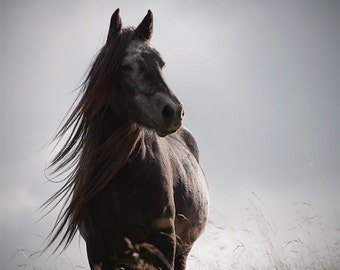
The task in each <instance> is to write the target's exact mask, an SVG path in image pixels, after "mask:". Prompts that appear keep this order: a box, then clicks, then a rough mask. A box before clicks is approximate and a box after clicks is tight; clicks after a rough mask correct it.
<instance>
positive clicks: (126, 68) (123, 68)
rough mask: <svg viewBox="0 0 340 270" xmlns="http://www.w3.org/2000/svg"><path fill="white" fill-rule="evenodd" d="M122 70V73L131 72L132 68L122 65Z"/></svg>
mask: <svg viewBox="0 0 340 270" xmlns="http://www.w3.org/2000/svg"><path fill="white" fill-rule="evenodd" d="M121 69H122V71H131V70H132V66H131V65H122V67H121Z"/></svg>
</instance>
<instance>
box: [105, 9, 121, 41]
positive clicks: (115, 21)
mask: <svg viewBox="0 0 340 270" xmlns="http://www.w3.org/2000/svg"><path fill="white" fill-rule="evenodd" d="M121 30H122V19H121V18H120V16H119V8H117V9H116V11H115V12H114V13H113V14H112V16H111V22H110V28H109V33H108V35H107V40H110V39H111V38H112V37H114V36H115V35H116V34H117V33H119V32H120V31H121Z"/></svg>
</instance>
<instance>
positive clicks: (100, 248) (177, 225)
mask: <svg viewBox="0 0 340 270" xmlns="http://www.w3.org/2000/svg"><path fill="white" fill-rule="evenodd" d="M152 24H153V18H152V13H151V11H149V12H148V14H147V15H146V17H145V18H144V19H143V21H142V22H141V24H140V25H139V26H138V27H137V28H136V29H133V28H125V29H122V23H121V19H120V16H119V10H116V11H115V13H114V14H113V15H112V18H111V24H110V29H109V33H108V38H107V42H106V44H105V45H104V47H103V48H102V50H101V52H100V53H99V55H98V56H97V58H96V60H95V61H94V63H93V65H92V68H91V69H90V71H89V74H88V76H87V79H86V81H85V83H84V85H83V90H84V91H83V92H82V95H81V97H80V100H79V102H78V105H77V106H76V107H75V109H74V111H73V112H72V113H71V115H70V117H69V119H68V120H67V121H66V123H65V125H64V126H63V127H62V129H61V130H60V132H59V134H58V137H61V136H63V135H65V133H66V132H67V131H68V130H70V129H71V130H72V132H71V134H70V137H69V138H68V140H67V141H66V143H65V145H64V147H63V148H62V149H61V150H60V152H59V153H58V154H57V155H56V157H55V158H54V160H53V161H52V164H51V165H52V166H55V171H59V170H62V169H63V168H66V169H70V173H69V175H68V177H67V178H66V183H65V185H64V186H63V187H62V188H61V189H60V190H59V191H58V192H57V193H56V194H55V195H53V196H52V197H51V198H50V199H49V200H48V201H47V202H46V204H47V205H49V204H51V203H53V202H54V201H55V200H56V204H58V203H59V202H60V200H62V199H65V198H66V201H68V204H65V205H64V207H63V209H62V211H61V213H60V215H59V216H58V219H57V221H56V224H55V227H54V228H53V230H52V232H51V239H50V243H52V242H55V241H57V237H58V236H59V235H61V236H62V239H61V241H60V242H59V246H60V245H61V244H62V243H65V245H66V246H67V245H68V244H69V243H70V242H71V241H72V239H73V237H74V235H75V233H76V231H77V230H79V231H80V233H81V235H82V237H83V238H84V239H85V241H86V245H87V253H88V259H89V263H90V266H91V269H96V270H97V269H101V270H109V269H110V270H113V269H163V270H165V269H169V270H170V269H176V270H180V269H185V263H186V258H187V256H188V254H189V252H190V249H191V247H192V245H193V243H194V241H195V240H196V239H197V238H198V237H199V235H200V234H201V233H202V231H203V229H204V227H205V223H206V219H207V212H208V191H207V185H206V181H205V177H204V173H203V171H202V169H201V167H200V164H199V153H198V147H197V144H196V141H195V139H194V137H193V136H192V134H191V133H190V132H189V131H188V130H187V129H186V128H184V127H182V118H183V115H184V110H183V105H182V104H181V103H180V102H179V100H178V99H177V97H176V96H175V95H174V94H173V93H172V92H171V90H170V89H169V88H168V86H167V85H166V83H165V82H164V79H163V77H162V68H163V66H164V65H165V63H164V61H163V60H162V58H161V56H160V54H159V53H158V52H157V51H156V50H155V49H154V48H153V47H152V46H151V45H150V43H149V39H150V38H151V35H152ZM120 267H121V268H120Z"/></svg>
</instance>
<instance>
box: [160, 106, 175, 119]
mask: <svg viewBox="0 0 340 270" xmlns="http://www.w3.org/2000/svg"><path fill="white" fill-rule="evenodd" d="M174 114H175V110H174V109H173V108H172V107H171V106H170V105H165V106H164V108H163V110H162V116H163V118H165V119H166V120H171V119H172V118H173V117H174Z"/></svg>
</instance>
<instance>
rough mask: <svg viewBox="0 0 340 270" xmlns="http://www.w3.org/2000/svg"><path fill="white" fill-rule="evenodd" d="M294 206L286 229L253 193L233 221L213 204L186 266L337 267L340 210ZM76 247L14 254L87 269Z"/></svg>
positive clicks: (35, 269) (26, 265)
mask: <svg viewBox="0 0 340 270" xmlns="http://www.w3.org/2000/svg"><path fill="white" fill-rule="evenodd" d="M293 208H294V209H295V210H296V213H295V215H296V224H290V225H291V226H290V227H289V228H283V229H282V226H281V227H280V224H278V222H277V220H275V219H274V218H273V217H272V216H271V214H270V213H269V211H268V209H267V207H266V203H264V202H263V201H262V200H261V198H259V197H258V196H257V195H256V194H255V193H253V194H252V195H251V198H250V199H249V207H248V208H247V209H245V211H244V212H243V213H240V214H239V217H238V218H240V222H239V224H236V223H235V222H230V220H231V218H230V220H229V222H228V220H226V219H225V217H224V215H223V214H222V213H219V212H218V210H217V209H215V208H214V207H212V209H211V215H210V219H209V222H208V225H207V229H206V231H205V233H204V234H203V235H202V236H201V238H200V240H199V241H198V242H197V243H196V245H195V247H194V249H193V251H192V253H191V255H190V257H189V260H188V269H195V270H208V269H210V270H211V269H213V270H225V269H235V270H253V269H254V270H255V269H256V270H257V269H261V270H266V269H268V270H272V269H275V270H295V269H296V270H307V269H308V270H339V269H340V227H339V223H337V222H336V221H338V220H339V216H337V217H335V223H333V224H330V223H329V222H326V223H325V222H324V220H323V217H322V216H321V215H319V214H318V213H317V212H316V211H315V210H314V208H313V205H312V204H310V203H305V202H302V203H296V204H295V205H294V207H293ZM230 224H232V225H230ZM75 242H76V241H75ZM73 248H75V249H82V250H83V251H81V257H82V258H83V259H82V260H81V259H80V260H81V261H79V260H77V259H75V258H74V256H73V255H72V253H69V252H68V251H66V252H65V253H62V254H60V255H53V256H51V257H50V258H46V257H45V258H42V257H40V256H39V254H40V252H39V250H31V249H18V251H17V253H16V254H15V255H14V256H13V258H12V259H13V260H15V261H18V260H19V261H21V263H20V264H18V265H17V266H18V269H27V270H59V269H63V270H67V269H72V270H81V269H89V268H88V266H87V262H86V259H85V258H86V255H85V250H84V247H82V244H81V241H79V243H77V245H75V246H74V247H73Z"/></svg>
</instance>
